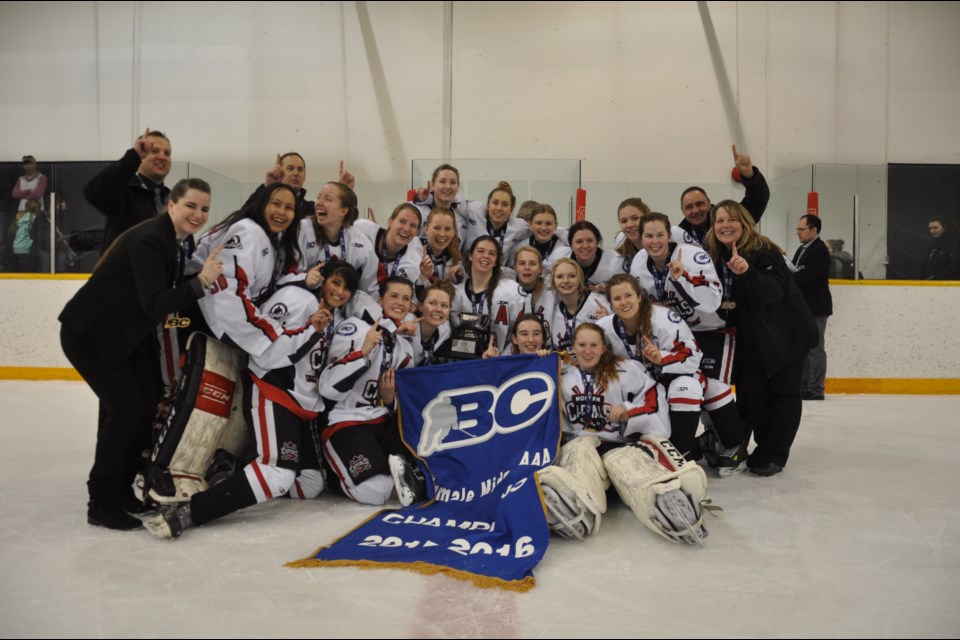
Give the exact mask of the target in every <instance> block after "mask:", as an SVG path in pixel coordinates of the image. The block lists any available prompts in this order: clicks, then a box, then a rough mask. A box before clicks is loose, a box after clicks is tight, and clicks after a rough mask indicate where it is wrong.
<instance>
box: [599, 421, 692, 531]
mask: <svg viewBox="0 0 960 640" xmlns="http://www.w3.org/2000/svg"><path fill="white" fill-rule="evenodd" d="M603 462H604V464H605V465H606V467H607V471H608V472H609V474H610V479H611V481H612V482H613V486H614V487H615V488H616V490H617V493H618V494H619V495H620V497H621V498H622V499H623V501H624V503H626V504H627V506H629V507H630V509H631V510H632V511H633V512H634V514H635V515H636V516H637V518H639V519H640V521H641V522H642V523H643V524H644V525H645V526H646V527H647V528H649V529H650V530H651V531H653V532H654V533H656V534H657V535H659V536H662V537H663V538H666V539H667V540H670V541H671V542H685V543H687V544H701V545H702V544H703V540H704V539H705V538H706V537H707V530H706V527H704V525H703V511H704V506H705V505H708V504H709V500H708V499H707V477H706V475H705V474H704V472H703V469H701V468H700V467H699V466H698V465H697V464H696V463H692V462H688V461H686V460H684V458H683V454H682V453H680V452H679V451H678V450H677V449H676V447H674V446H673V445H672V444H671V443H670V441H669V440H668V439H666V438H663V437H661V436H651V435H646V436H643V437H642V438H640V440H639V441H638V442H636V443H631V444H629V445H626V446H623V447H618V448H616V449H613V450H612V451H608V452H607V453H606V454H605V455H604V456H603Z"/></svg>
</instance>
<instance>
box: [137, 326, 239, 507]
mask: <svg viewBox="0 0 960 640" xmlns="http://www.w3.org/2000/svg"><path fill="white" fill-rule="evenodd" d="M245 360H246V356H245V355H244V354H242V353H241V352H240V351H237V350H236V349H231V348H230V347H227V346H225V345H224V344H223V343H221V342H220V341H219V340H216V339H215V338H211V337H210V336H207V335H204V334H202V333H197V332H195V333H193V334H192V335H191V336H190V338H189V340H188V341H187V351H186V358H185V362H184V365H183V374H182V376H181V378H180V383H179V385H178V386H177V393H176V399H175V400H174V404H173V408H172V410H171V412H170V416H169V417H168V418H167V421H166V424H165V425H164V427H163V429H162V430H161V432H160V434H159V435H158V437H157V440H156V442H155V443H154V447H153V453H152V455H151V460H150V465H149V466H148V468H147V471H146V474H145V478H144V481H145V486H144V492H145V494H146V495H147V496H149V500H152V501H153V502H156V503H158V504H161V505H171V504H179V503H184V502H189V501H190V497H191V496H192V495H194V494H195V493H199V492H200V491H204V490H205V489H207V482H206V480H205V479H204V476H205V475H206V474H207V471H208V469H209V468H210V465H211V462H212V461H213V459H214V454H215V453H216V452H217V450H219V449H223V450H225V451H226V452H228V453H229V454H232V455H233V456H235V457H237V458H241V459H242V457H243V454H244V452H245V451H246V446H245V445H246V442H247V434H246V427H245V424H244V419H243V411H242V407H243V405H242V402H243V392H242V387H241V385H240V383H239V379H240V375H241V372H242V371H243V370H244V368H245V366H246V362H245Z"/></svg>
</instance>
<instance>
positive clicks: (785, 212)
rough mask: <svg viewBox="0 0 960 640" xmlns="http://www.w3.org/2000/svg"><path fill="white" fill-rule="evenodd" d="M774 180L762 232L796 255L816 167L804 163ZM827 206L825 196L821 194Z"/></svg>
mask: <svg viewBox="0 0 960 640" xmlns="http://www.w3.org/2000/svg"><path fill="white" fill-rule="evenodd" d="M768 182H769V183H770V203H769V204H768V205H767V211H766V213H764V214H763V217H762V218H761V219H760V232H761V233H762V234H763V235H765V236H767V237H768V238H770V239H771V240H773V241H774V242H776V243H777V244H778V245H780V248H781V249H783V250H784V251H786V252H787V255H788V256H790V257H792V256H793V254H794V252H795V251H796V248H797V247H798V246H799V241H798V240H797V233H796V229H797V219H798V218H799V217H800V216H802V215H804V214H806V213H807V194H808V193H810V190H811V188H812V185H813V167H809V166H808V167H803V168H802V169H798V170H796V171H793V172H791V173H788V174H786V175H782V176H780V177H778V178H777V179H776V180H770V181H768ZM820 209H821V211H822V210H823V196H822V195H821V196H820Z"/></svg>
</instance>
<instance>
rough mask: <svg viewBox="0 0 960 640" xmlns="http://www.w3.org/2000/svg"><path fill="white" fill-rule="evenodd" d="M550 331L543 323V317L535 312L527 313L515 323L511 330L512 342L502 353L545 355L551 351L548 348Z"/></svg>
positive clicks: (508, 354)
mask: <svg viewBox="0 0 960 640" xmlns="http://www.w3.org/2000/svg"><path fill="white" fill-rule="evenodd" d="M548 335H549V332H548V331H547V329H546V327H544V324H543V318H541V317H540V316H538V315H536V314H534V313H525V314H523V315H522V316H520V317H519V318H517V321H516V322H514V323H513V328H512V329H511V330H510V342H511V344H512V346H511V347H509V348H508V349H507V350H506V351H504V352H503V354H502V355H505V356H510V355H515V354H527V355H533V354H535V355H538V356H545V355H548V354H549V353H550V349H548V348H547V342H546V340H547V336H548Z"/></svg>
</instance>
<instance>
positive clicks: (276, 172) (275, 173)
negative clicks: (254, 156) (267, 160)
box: [263, 153, 283, 184]
mask: <svg viewBox="0 0 960 640" xmlns="http://www.w3.org/2000/svg"><path fill="white" fill-rule="evenodd" d="M281 180H283V167H282V166H281V165H280V154H279V153H278V154H277V159H276V161H275V162H274V163H273V166H272V167H270V168H269V169H267V172H266V173H265V174H263V184H273V183H274V182H280V181H281Z"/></svg>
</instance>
